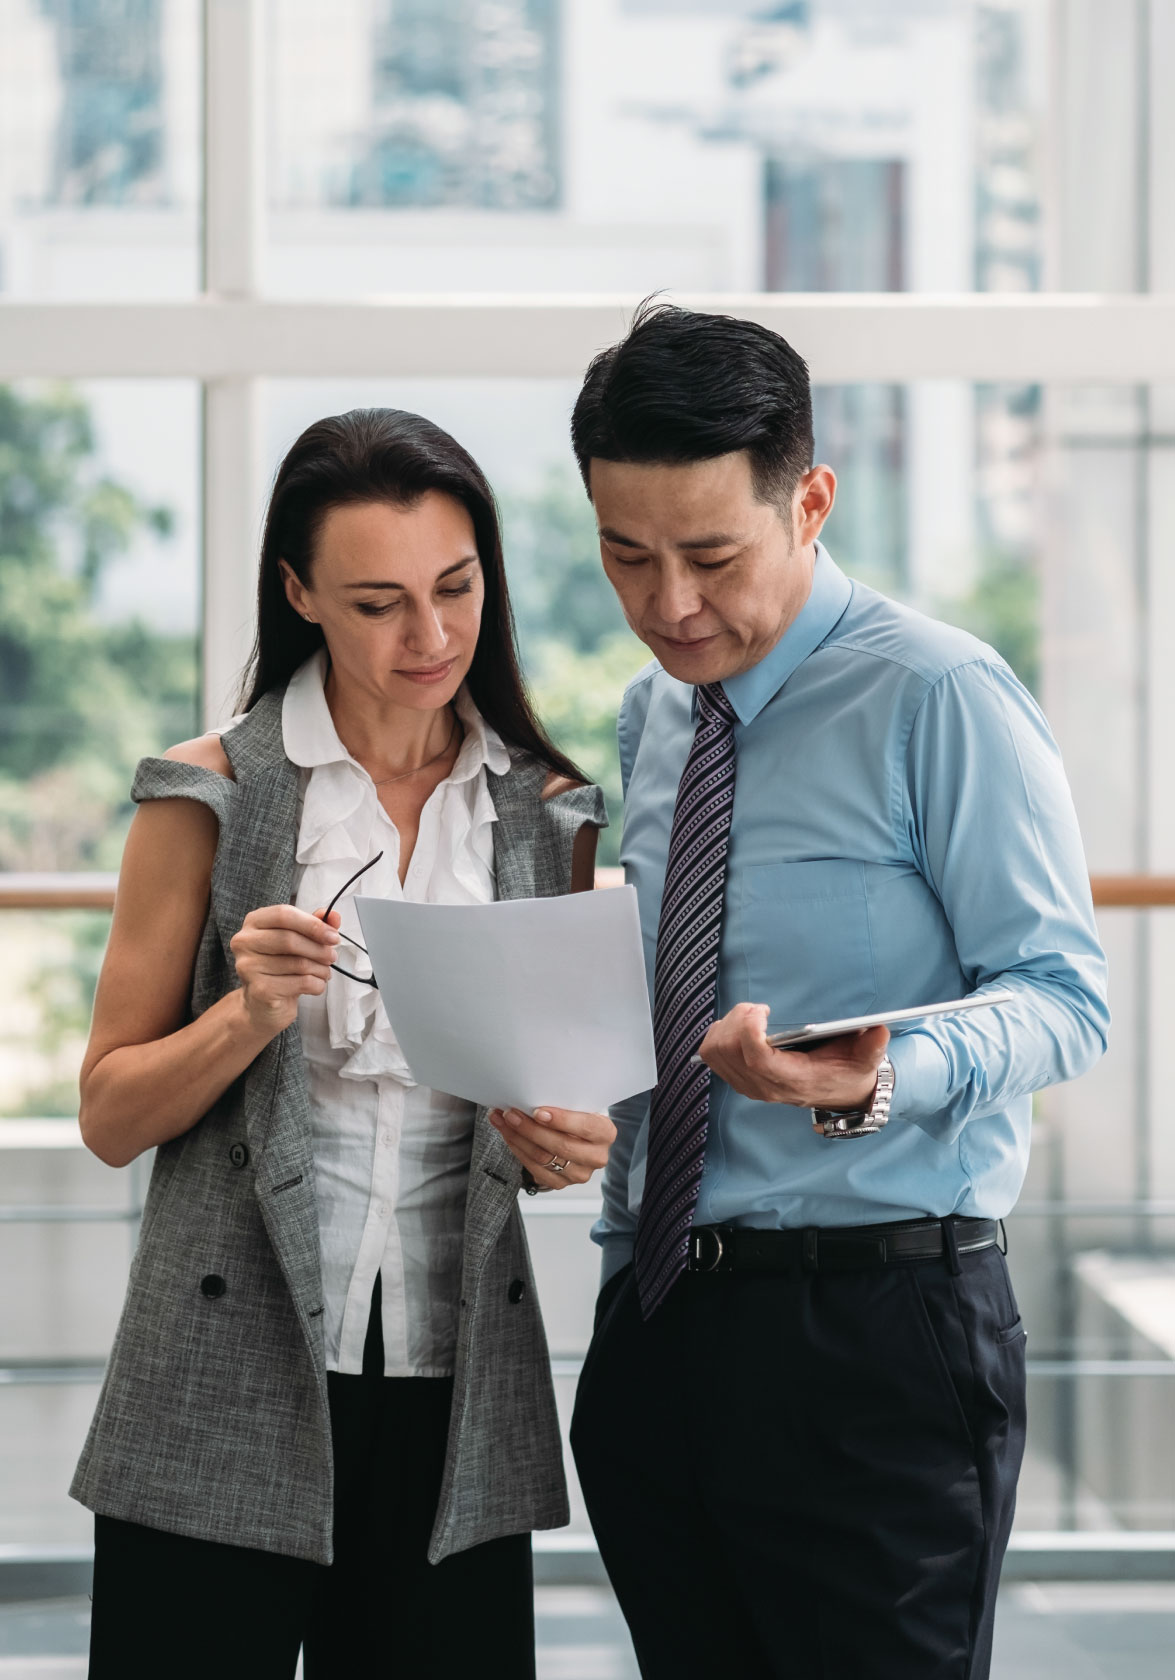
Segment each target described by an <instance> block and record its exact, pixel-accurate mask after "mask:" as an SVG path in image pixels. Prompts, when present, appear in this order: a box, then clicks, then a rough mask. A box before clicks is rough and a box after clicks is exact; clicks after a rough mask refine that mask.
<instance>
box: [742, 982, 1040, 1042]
mask: <svg viewBox="0 0 1175 1680" xmlns="http://www.w3.org/2000/svg"><path fill="white" fill-rule="evenodd" d="M1015 995H1016V994H1015V992H1008V991H1003V992H982V993H976V994H975V995H974V996H972V997H966V998H952V999H951V1000H950V1001H949V1002H947V1003H924V1004H921V1005H920V1006H919V1007H918V1008H917V1009H886V1010H883V1011H881V1013H880V1014H877V1015H853V1016H850V1017H849V1018H848V1019H847V1020H844V1021H810V1022H809V1023H808V1025H807V1026H804V1027H784V1028H783V1029H782V1031H780V1032H773V1033H769V1034H768V1036H767V1042H768V1044H770V1045H771V1046H772V1048H773V1049H775V1050H807V1049H809V1048H811V1046H813V1045H815V1044H822V1043H824V1042H825V1041H826V1040H827V1039H830V1038H841V1037H843V1036H844V1034H845V1033H853V1032H861V1031H862V1030H863V1029H864V1028H865V1027H891V1026H893V1025H894V1024H895V1023H898V1022H902V1021H921V1020H924V1019H925V1018H926V1017H927V1016H929V1015H962V1014H963V1012H964V1011H965V1010H967V1009H988V1008H990V1007H991V1005H992V1004H993V1003H1011V1002H1012V1000H1013V998H1014V997H1015Z"/></svg>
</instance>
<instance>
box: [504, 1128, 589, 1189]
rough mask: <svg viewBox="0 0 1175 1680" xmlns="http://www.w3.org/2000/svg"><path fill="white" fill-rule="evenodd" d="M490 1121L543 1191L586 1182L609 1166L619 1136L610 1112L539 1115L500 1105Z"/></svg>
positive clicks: (516, 1158)
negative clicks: (601, 1168)
mask: <svg viewBox="0 0 1175 1680" xmlns="http://www.w3.org/2000/svg"><path fill="white" fill-rule="evenodd" d="M490 1125H491V1126H496V1127H497V1129H498V1131H499V1132H500V1133H501V1134H502V1137H503V1138H504V1139H505V1141H506V1147H507V1148H508V1149H509V1151H510V1153H511V1155H513V1157H514V1159H515V1160H516V1161H520V1162H521V1163H522V1165H523V1166H524V1167H525V1168H526V1170H527V1172H528V1173H529V1174H530V1176H531V1177H532V1178H533V1179H534V1181H535V1183H536V1184H537V1185H538V1186H539V1187H540V1189H543V1190H565V1189H566V1188H567V1186H568V1185H569V1184H586V1183H587V1181H588V1179H589V1178H590V1177H591V1176H592V1174H593V1173H594V1172H596V1171H597V1169H598V1168H600V1167H603V1166H606V1165H607V1163H608V1151H609V1150H610V1149H611V1147H612V1144H613V1142H614V1140H615V1137H616V1127H615V1126H614V1125H613V1124H612V1122H611V1120H609V1118H608V1116H607V1115H606V1114H581V1113H579V1112H578V1111H577V1110H575V1109H573V1108H536V1109H535V1111H534V1114H533V1115H530V1114H523V1113H522V1111H521V1109H517V1108H508V1109H506V1110H505V1112H503V1111H502V1110H501V1109H500V1108H495V1109H494V1110H493V1111H492V1112H491V1114H490ZM556 1166H558V1167H559V1168H560V1170H559V1171H558V1172H556V1170H555V1168H556Z"/></svg>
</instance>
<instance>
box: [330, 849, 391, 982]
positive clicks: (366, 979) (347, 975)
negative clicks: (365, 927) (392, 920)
mask: <svg viewBox="0 0 1175 1680" xmlns="http://www.w3.org/2000/svg"><path fill="white" fill-rule="evenodd" d="M381 857H383V853H382V852H376V854H375V856H374V857H373V858H372V860H371V862H370V863H365V864H364V865H363V868H362V869H357V870H356V871H355V873H354V875H352V876H351V877H350V879H349V880H346V881H344V882H343V884H342V886H341V887H340V888H339V890H338V892H337V893H336V894H335V896H334V897H333V898H332V899H331V901H330V903H329V904H328V905H327V907H326V909H325V910H324V911H323V912H322V919H323V921H324V922H325V921H326V920H327V919H328V917H329V916H330V913H331V911H332V910H333V909H334V907H335V905H336V904H337V903H338V902H339V900H340V898H342V896H343V894H344V893H345V892H346V890H347V888H348V887H353V886H354V885H355V883H356V881H357V880H358V879H359V877H360V876H361V875H366V874H367V871H368V870H369V869H374V868H375V866H376V864H377V863H378V862H379V860H380V858H381ZM339 938H340V939H345V940H346V941H347V944H348V945H354V947H355V949H356V950H357V951H362V952H363V955H364V956H365V957H367V958H368V960H369V961H370V959H371V952H370V951H369V950H368V949H367V946H366V945H360V943H359V941H358V940H357V939H352V938H351V937H350V935H349V934H346V933H342V932H340V933H339ZM334 972H335V973H336V974H341V975H343V976H344V977H345V978H346V979H347V980H357V981H358V982H359V984H360V985H361V986H374V987H375V990H376V991H377V992H378V991H379V981H378V980H377V979H376V978H375V977H374V975H372V976H370V977H369V976H367V975H365V974H352V973H351V971H350V969H349V968H340V967H339V965H338V963H335V964H334Z"/></svg>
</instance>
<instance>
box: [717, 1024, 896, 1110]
mask: <svg viewBox="0 0 1175 1680" xmlns="http://www.w3.org/2000/svg"><path fill="white" fill-rule="evenodd" d="M769 1014H770V1010H769V1009H768V1008H767V1005H766V1004H765V1003H740V1004H736V1006H735V1007H734V1008H733V1009H732V1010H731V1011H730V1014H729V1015H724V1016H723V1018H722V1019H721V1021H715V1023H714V1025H713V1026H712V1027H711V1028H710V1031H709V1032H708V1033H707V1034H706V1036H705V1038H704V1039H703V1040H702V1048H701V1051H700V1055H701V1058H702V1060H703V1061H704V1062H705V1064H706V1066H707V1067H709V1068H712V1069H713V1070H714V1072H715V1073H716V1074H717V1075H718V1077H719V1079H724V1080H725V1081H726V1083H727V1084H728V1085H729V1086H731V1087H732V1089H733V1090H735V1091H737V1092H738V1093H739V1095H740V1096H744V1097H753V1098H754V1099H755V1101H756V1102H777V1103H791V1104H792V1105H793V1106H794V1107H796V1108H849V1109H851V1108H868V1106H869V1104H870V1103H871V1102H872V1100H873V1093H874V1091H875V1090H876V1088H877V1064H878V1063H879V1062H880V1060H881V1058H882V1057H883V1056H884V1055H885V1047H886V1045H887V1044H888V1043H889V1029H888V1027H868V1028H867V1029H866V1030H865V1031H864V1032H857V1033H849V1034H847V1035H846V1036H845V1037H844V1038H830V1039H829V1040H828V1042H827V1043H826V1044H820V1045H818V1046H817V1047H816V1048H815V1049H814V1050H773V1049H772V1048H771V1046H770V1045H769V1044H768V1043H767V1017H768V1015H769Z"/></svg>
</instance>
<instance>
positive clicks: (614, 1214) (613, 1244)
mask: <svg viewBox="0 0 1175 1680" xmlns="http://www.w3.org/2000/svg"><path fill="white" fill-rule="evenodd" d="M651 669H652V667H647V668H646V670H645V671H644V672H642V673H641V674H640V675H639V676H637V677H636V678H634V679H633V681H632V682H631V683H630V684H629V686H628V689H627V690H626V691H625V695H624V700H623V702H622V704H621V707H620V716H619V718H618V719H617V722H616V737H617V741H618V743H619V747H620V779H621V785H622V787H623V789H624V794H625V797H626V798H627V796H628V784H629V782H630V780H631V779H632V768H633V764H634V763H635V761H636V753H637V748H638V747H639V745H640V739H641V734H642V732H643V730H644V726H645V718H646V717H647V715H648V707H649V691H650V689H651V686H652V685H651V682H650V681H649V671H651ZM649 1097H650V1093H649V1092H648V1091H645V1092H643V1093H642V1094H641V1095H640V1096H638V1097H629V1098H627V1099H626V1101H624V1102H621V1103H614V1104H613V1106H612V1108H611V1110H610V1113H611V1116H612V1124H613V1125H614V1126H615V1127H616V1141H615V1142H614V1143H613V1145H612V1148H611V1151H610V1152H609V1155H608V1165H607V1166H606V1167H605V1169H604V1179H603V1197H604V1208H603V1212H602V1214H601V1216H600V1218H599V1219H598V1220H597V1221H596V1223H595V1224H594V1225H593V1226H592V1241H593V1242H597V1243H599V1245H600V1247H601V1248H602V1249H603V1251H604V1257H603V1265H602V1272H601V1278H600V1283H601V1287H602V1286H603V1285H604V1284H605V1283H607V1281H608V1279H609V1278H610V1277H614V1276H615V1274H616V1273H617V1272H618V1271H620V1269H621V1267H623V1266H627V1265H628V1263H629V1261H630V1260H631V1259H632V1252H633V1246H634V1244H635V1242H636V1215H635V1214H634V1213H632V1212H631V1211H630V1209H629V1201H630V1184H631V1179H632V1167H633V1155H634V1152H635V1150H636V1143H637V1138H638V1137H639V1136H640V1131H641V1127H642V1126H643V1125H644V1123H645V1117H646V1116H647V1114H648V1112H649Z"/></svg>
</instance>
